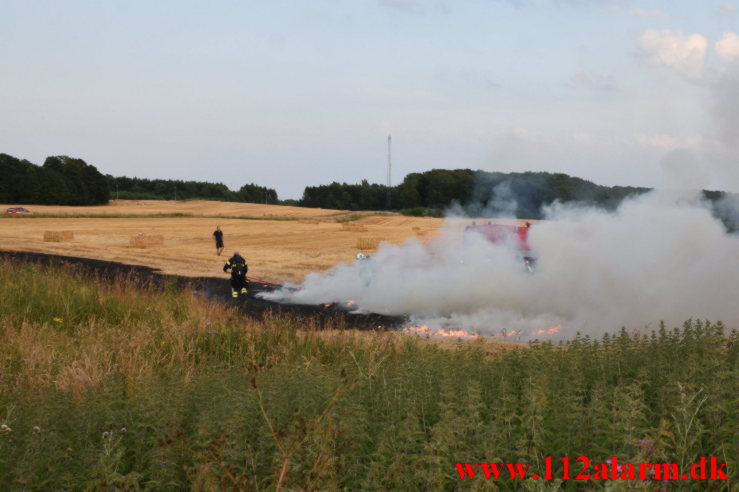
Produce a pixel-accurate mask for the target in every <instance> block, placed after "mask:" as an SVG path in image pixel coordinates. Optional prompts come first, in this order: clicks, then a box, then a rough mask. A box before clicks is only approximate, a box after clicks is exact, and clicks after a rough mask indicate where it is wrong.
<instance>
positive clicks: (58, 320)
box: [54, 318, 64, 324]
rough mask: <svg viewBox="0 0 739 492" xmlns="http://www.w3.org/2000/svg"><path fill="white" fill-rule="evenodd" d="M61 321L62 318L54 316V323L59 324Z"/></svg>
mask: <svg viewBox="0 0 739 492" xmlns="http://www.w3.org/2000/svg"><path fill="white" fill-rule="evenodd" d="M63 322H64V319H62V318H54V323H58V324H61V323H63Z"/></svg>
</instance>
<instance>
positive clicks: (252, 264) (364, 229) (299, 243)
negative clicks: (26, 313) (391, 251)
mask: <svg viewBox="0 0 739 492" xmlns="http://www.w3.org/2000/svg"><path fill="white" fill-rule="evenodd" d="M9 206H11V205H0V207H1V208H2V209H3V210H4V209H5V208H7V207H9ZM26 208H28V209H30V210H32V211H33V212H34V215H33V216H32V217H20V216H18V217H3V219H2V222H0V250H6V251H31V252H38V253H51V254H59V255H66V256H80V257H86V258H96V259H102V260H109V261H117V262H121V263H127V264H133V265H146V266H150V267H154V268H158V269H160V270H162V272H164V273H168V274H175V275H184V276H198V277H200V276H220V275H221V273H220V268H221V266H222V264H223V263H224V261H225V260H226V258H228V256H230V254H231V253H232V252H233V250H234V249H238V250H240V251H241V253H242V255H243V256H244V257H245V258H246V259H247V261H248V263H249V268H250V276H255V277H257V278H261V279H264V280H267V281H270V282H284V281H299V280H301V279H302V278H303V277H304V276H305V274H306V273H308V272H311V271H322V270H325V269H327V268H329V267H331V266H333V265H335V264H337V263H341V262H347V261H352V260H353V258H354V257H355V255H356V254H357V253H358V252H360V251H362V252H364V253H367V254H371V253H372V252H373V249H372V248H370V249H364V250H361V249H359V247H358V246H359V241H360V240H365V242H366V241H369V242H370V243H371V242H372V240H373V239H378V240H381V241H387V242H391V243H395V244H401V243H403V242H405V241H406V240H408V239H410V238H418V239H419V240H423V241H425V240H428V239H430V238H432V237H433V236H434V235H435V234H437V232H438V231H439V229H440V227H441V226H442V224H443V222H444V221H443V219H436V218H428V217H406V216H402V215H399V214H386V213H382V214H372V213H367V212H358V213H355V212H348V211H341V210H326V209H313V208H301V207H288V206H279V205H259V204H247V203H231V202H211V201H185V202H173V201H154V200H141V201H139V200H126V201H124V200H119V201H111V203H110V204H109V205H105V206H96V207H68V206H43V205H37V206H30V205H29V206H27V207H26ZM216 225H219V226H220V227H221V229H222V230H223V231H224V242H225V247H226V249H225V250H224V252H223V255H222V256H221V257H218V256H216V254H215V246H214V242H213V238H212V233H213V231H214V230H215V227H216ZM347 226H349V227H350V229H351V230H347V229H346V228H347ZM45 231H72V232H73V233H74V239H73V240H72V241H66V242H44V239H43V238H44V232H45ZM141 233H143V234H145V235H162V236H164V245H163V246H152V247H148V248H145V249H140V248H132V247H130V245H129V241H130V238H131V237H132V236H136V235H138V234H141Z"/></svg>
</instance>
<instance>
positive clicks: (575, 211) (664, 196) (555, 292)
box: [267, 191, 739, 339]
mask: <svg viewBox="0 0 739 492" xmlns="http://www.w3.org/2000/svg"><path fill="white" fill-rule="evenodd" d="M697 196H698V195H697V194H690V193H685V192H678V191H672V192H668V191H663V192H652V193H649V194H647V195H642V196H640V197H637V198H633V199H629V200H626V201H625V202H623V203H622V205H621V206H620V207H619V208H618V210H617V211H616V212H614V213H608V212H604V211H602V210H594V209H586V208H572V207H565V206H554V207H551V208H550V209H549V210H548V211H547V214H548V216H547V220H546V221H543V222H540V223H537V224H535V225H533V226H532V227H531V230H530V234H529V242H530V244H531V246H532V247H533V249H534V251H535V253H536V255H537V258H538V260H537V265H536V270H535V273H533V274H530V273H528V272H527V271H526V269H525V268H524V265H523V262H522V261H521V259H520V258H519V257H517V255H516V253H515V252H514V250H513V248H511V247H507V246H505V245H496V244H492V243H490V242H488V241H487V240H486V239H485V238H484V237H482V236H481V235H477V234H473V235H472V236H473V237H471V238H469V237H468V240H464V239H463V237H464V236H465V235H464V234H463V228H464V225H466V223H469V221H460V220H459V219H448V220H447V222H446V225H445V227H444V228H443V229H442V230H441V231H440V233H439V234H438V236H437V237H436V238H435V240H434V241H432V242H430V243H429V244H428V245H425V244H423V243H421V242H419V241H417V240H415V239H413V240H409V241H408V242H406V243H405V244H404V245H401V246H396V245H392V244H383V245H382V246H381V247H380V248H379V250H378V252H377V253H376V254H375V255H373V256H372V257H371V259H369V260H360V261H357V262H355V263H351V264H341V265H337V266H335V267H333V268H332V269H330V270H329V271H327V272H326V273H311V274H309V275H307V276H306V278H305V280H304V281H303V282H302V283H301V284H300V285H297V286H295V285H293V286H287V287H286V288H284V289H282V290H280V291H277V292H274V293H272V294H268V295H267V296H268V297H270V298H271V299H274V300H281V301H287V302H293V303H305V304H319V303H328V302H345V301H349V300H353V301H354V302H355V303H356V304H355V306H356V307H357V308H358V309H360V310H365V311H369V312H375V313H383V314H393V315H398V314H404V315H410V316H412V320H413V322H414V323H418V324H421V323H423V324H429V325H434V326H436V327H443V328H447V329H464V330H468V331H469V330H474V331H477V332H479V333H480V334H483V335H495V334H500V333H509V334H514V338H519V339H528V338H532V337H537V332H541V330H547V329H550V328H552V327H555V326H558V325H559V326H561V329H560V330H559V333H558V335H557V336H564V337H568V336H571V335H573V334H574V333H575V332H576V331H580V332H582V333H587V334H592V335H600V334H602V333H604V332H606V331H611V332H612V331H614V330H617V329H619V328H620V327H622V326H624V327H627V328H630V329H640V328H644V327H648V326H651V327H654V326H656V325H657V324H658V323H659V321H660V320H664V321H665V322H667V323H668V324H670V325H675V324H679V323H682V322H683V321H685V320H687V319H688V318H702V319H710V320H714V321H715V320H722V321H724V322H725V323H727V324H728V325H729V326H733V327H739V306H738V305H737V303H736V293H737V292H739V268H738V267H739V239H738V238H737V237H735V236H734V237H733V236H730V235H727V234H726V232H725V228H724V226H723V225H722V224H721V222H719V221H718V220H717V219H715V218H714V217H713V216H712V215H711V211H710V207H709V206H708V205H707V204H706V203H704V202H702V201H701V200H699V199H698V198H697Z"/></svg>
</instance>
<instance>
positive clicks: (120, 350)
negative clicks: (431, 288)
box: [0, 262, 739, 490]
mask: <svg viewBox="0 0 739 492" xmlns="http://www.w3.org/2000/svg"><path fill="white" fill-rule="evenodd" d="M319 328H324V327H320V326H315V324H314V322H312V321H311V320H300V319H291V320H285V319H271V318H268V319H265V320H263V321H258V322H257V321H253V320H248V319H244V318H242V317H240V316H238V315H237V314H236V313H234V312H232V311H230V310H228V309H226V308H224V307H223V306H222V305H220V304H216V303H212V302H209V301H206V300H203V299H201V298H198V297H195V296H193V294H192V293H190V292H187V291H185V292H180V291H177V290H176V289H175V288H174V287H169V288H164V289H161V288H156V287H154V286H147V285H142V284H141V282H139V281H138V280H137V279H136V278H134V277H130V278H90V277H88V276H85V275H82V274H81V273H79V272H77V271H75V270H73V269H70V267H64V266H50V267H46V266H38V265H30V264H13V263H9V262H4V263H2V264H0V424H2V425H5V426H6V428H5V429H6V430H4V431H0V484H1V485H0V488H2V489H8V490H64V489H72V490H144V489H150V490H189V489H191V490H275V489H284V490H457V489H459V488H472V489H476V488H479V489H482V488H487V489H493V490H495V489H496V487H497V488H498V489H499V490H517V489H518V490H560V489H561V490H599V489H606V487H608V490H659V489H660V488H661V487H669V488H670V489H671V490H672V489H675V490H678V489H682V490H732V489H731V487H732V483H731V482H726V481H720V482H690V481H688V482H675V483H669V484H663V483H661V482H660V483H657V482H651V481H650V482H647V483H644V482H638V483H631V482H618V483H616V482H609V483H605V484H604V483H600V482H601V481H592V482H588V483H585V484H583V483H578V482H574V481H562V482H550V483H545V482H542V481H539V482H534V481H527V482H523V481H519V482H513V481H510V480H508V481H503V482H498V483H496V482H484V481H482V480H474V481H465V482H462V481H460V479H459V477H458V475H457V472H456V470H455V468H454V463H459V462H488V463H491V462H508V463H514V462H528V463H531V464H532V468H538V469H539V470H541V469H543V466H542V460H543V458H545V457H546V456H553V457H554V458H555V463H557V462H558V461H557V460H558V458H559V457H562V456H567V455H569V456H572V457H573V458H574V457H576V456H579V455H587V456H589V457H590V458H591V459H593V461H604V460H605V459H607V458H610V457H611V456H613V455H616V456H618V457H619V460H621V461H622V462H623V461H629V460H631V461H633V462H676V463H681V464H689V463H692V462H693V461H697V459H698V457H699V456H717V457H719V460H720V461H724V462H726V463H727V464H728V468H729V470H730V471H731V472H733V473H736V470H737V458H738V451H737V442H738V440H739V433H738V430H737V429H738V427H739V426H737V423H738V422H739V415H738V413H739V391H738V390H739V387H738V382H739V369H738V363H737V355H738V353H739V335H737V333H736V332H735V331H731V332H729V331H728V330H727V329H726V328H725V327H723V326H722V325H721V324H720V323H715V324H714V323H708V322H701V321H688V322H686V323H685V324H684V325H683V326H682V327H680V328H675V329H667V328H666V327H661V328H660V329H659V330H657V331H656V332H654V333H650V334H647V335H634V334H629V333H626V332H624V331H621V332H618V333H616V334H614V335H608V336H605V337H604V338H602V339H600V340H593V339H590V338H588V337H577V338H575V339H574V340H571V341H569V342H567V343H563V344H550V343H534V344H531V345H530V346H528V347H521V348H514V349H512V350H506V351H503V352H499V353H497V354H496V355H493V356H491V355H489V350H488V349H489V343H488V342H474V343H461V342H460V343H459V344H458V345H457V346H456V347H455V348H453V349H451V350H450V349H444V348H440V347H439V346H437V345H434V344H432V343H428V342H427V341H425V340H420V339H414V338H406V337H403V336H400V335H398V334H394V333H357V332H350V331H337V330H332V331H321V330H320V329H319ZM735 483H736V482H734V484H735ZM546 487H549V488H546ZM583 487H584V488H583Z"/></svg>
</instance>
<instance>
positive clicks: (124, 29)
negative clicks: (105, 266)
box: [0, 0, 739, 199]
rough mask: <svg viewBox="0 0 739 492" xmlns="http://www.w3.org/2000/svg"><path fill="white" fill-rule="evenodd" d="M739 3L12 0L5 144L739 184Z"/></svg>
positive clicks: (252, 165)
mask: <svg viewBox="0 0 739 492" xmlns="http://www.w3.org/2000/svg"><path fill="white" fill-rule="evenodd" d="M738 9H739V1H737V2H723V1H713V0H705V1H700V2H698V1H695V0H671V1H670V0H664V1H646V0H644V1H641V0H466V1H462V2H452V1H444V0H428V1H423V0H352V1H349V0H310V1H284V0H270V1H262V2H255V1H235V0H234V1H225V0H214V1H212V2H200V1H191V0H177V1H174V0H169V1H168V0H160V1H157V2H149V1H137V0H109V1H102V2H101V1H92V0H88V1H80V0H67V1H64V2H59V1H57V0H0V152H2V153H7V154H10V155H13V156H15V157H18V158H23V159H28V160H30V161H31V162H34V163H37V164H41V163H43V161H44V159H45V158H46V156H49V155H68V156H72V157H79V158H82V159H84V160H85V161H86V162H88V163H89V164H92V165H94V166H96V167H97V168H98V170H100V171H101V172H103V173H106V174H113V175H116V176H120V175H126V176H138V177H143V178H167V179H184V180H205V181H212V182H223V183H225V184H226V185H228V186H229V187H230V188H232V189H238V188H239V187H240V186H241V185H243V184H245V183H249V182H253V183H256V184H259V185H263V186H268V187H271V188H275V189H276V190H277V192H278V194H279V197H280V198H282V199H285V198H300V196H301V195H302V192H303V189H304V187H305V186H308V185H319V184H327V183H330V182H332V181H340V182H350V183H357V182H359V181H361V180H363V179H367V180H369V181H370V182H379V183H384V182H385V180H386V165H387V150H388V149H387V137H388V135H392V142H393V145H392V161H393V183H394V184H395V183H398V182H400V181H401V180H402V178H403V177H404V176H405V175H406V174H407V173H410V172H420V171H425V170H429V169H434V168H447V169H455V168H471V169H482V170H488V171H503V172H509V171H549V172H564V173H568V174H571V175H575V176H579V177H582V178H585V179H588V180H591V181H594V182H596V183H599V184H605V185H633V186H650V187H678V188H680V187H699V188H700V187H702V188H708V189H722V190H727V191H739V24H738V20H739V11H738Z"/></svg>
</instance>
